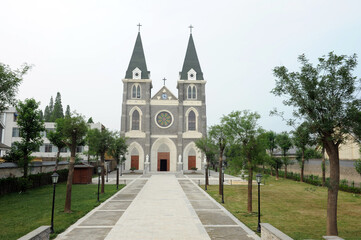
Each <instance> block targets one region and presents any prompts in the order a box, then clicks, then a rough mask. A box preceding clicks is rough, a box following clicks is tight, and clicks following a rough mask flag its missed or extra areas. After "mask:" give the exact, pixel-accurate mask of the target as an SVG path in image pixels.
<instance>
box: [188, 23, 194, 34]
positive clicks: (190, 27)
mask: <svg viewBox="0 0 361 240" xmlns="http://www.w3.org/2000/svg"><path fill="white" fill-rule="evenodd" d="M192 28H194V27H193V26H192V24H191V25H189V29H190V31H191V34H192Z"/></svg>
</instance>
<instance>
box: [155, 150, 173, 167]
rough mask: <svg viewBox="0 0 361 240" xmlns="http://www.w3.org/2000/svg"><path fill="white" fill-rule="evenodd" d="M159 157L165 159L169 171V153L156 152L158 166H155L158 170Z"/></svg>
mask: <svg viewBox="0 0 361 240" xmlns="http://www.w3.org/2000/svg"><path fill="white" fill-rule="evenodd" d="M161 159H166V160H167V171H169V165H170V164H169V162H170V153H169V152H159V153H158V166H157V170H158V171H160V160H161Z"/></svg>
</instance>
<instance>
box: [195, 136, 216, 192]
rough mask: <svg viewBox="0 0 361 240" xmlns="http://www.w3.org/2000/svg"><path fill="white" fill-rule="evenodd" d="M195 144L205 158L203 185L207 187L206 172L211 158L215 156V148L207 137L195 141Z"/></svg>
mask: <svg viewBox="0 0 361 240" xmlns="http://www.w3.org/2000/svg"><path fill="white" fill-rule="evenodd" d="M195 144H196V146H197V148H198V149H199V150H201V151H202V152H203V153H204V155H205V156H206V161H207V167H206V183H205V185H206V186H208V185H209V180H208V170H209V165H210V161H211V159H212V158H213V156H214V155H215V154H216V146H215V144H214V142H213V140H212V139H211V138H209V137H202V138H200V139H198V140H197V141H195Z"/></svg>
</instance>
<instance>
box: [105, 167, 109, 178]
mask: <svg viewBox="0 0 361 240" xmlns="http://www.w3.org/2000/svg"><path fill="white" fill-rule="evenodd" d="M105 165H106V166H107V182H108V173H109V162H106V163H105Z"/></svg>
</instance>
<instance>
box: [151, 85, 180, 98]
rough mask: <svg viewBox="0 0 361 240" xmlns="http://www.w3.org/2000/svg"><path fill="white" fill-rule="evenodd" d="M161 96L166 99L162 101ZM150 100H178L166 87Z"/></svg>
mask: <svg viewBox="0 0 361 240" xmlns="http://www.w3.org/2000/svg"><path fill="white" fill-rule="evenodd" d="M163 96H166V99H163V98H162V97H163ZM152 100H163V101H170V100H178V98H177V97H176V96H175V95H174V94H173V93H172V92H171V91H170V90H169V89H168V88H167V87H166V86H163V87H162V88H161V89H160V90H159V91H158V92H157V93H156V94H154V96H153V97H152Z"/></svg>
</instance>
